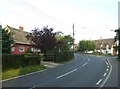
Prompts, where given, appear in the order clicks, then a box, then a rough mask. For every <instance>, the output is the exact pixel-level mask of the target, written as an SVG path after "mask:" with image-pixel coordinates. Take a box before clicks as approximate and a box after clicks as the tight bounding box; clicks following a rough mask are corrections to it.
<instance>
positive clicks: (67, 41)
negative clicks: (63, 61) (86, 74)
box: [56, 34, 73, 52]
mask: <svg viewBox="0 0 120 89" xmlns="http://www.w3.org/2000/svg"><path fill="white" fill-rule="evenodd" d="M56 38H57V42H58V44H57V46H56V52H68V51H70V48H71V47H72V45H73V38H72V37H71V36H70V35H63V34H62V35H61V34H57V35H56Z"/></svg>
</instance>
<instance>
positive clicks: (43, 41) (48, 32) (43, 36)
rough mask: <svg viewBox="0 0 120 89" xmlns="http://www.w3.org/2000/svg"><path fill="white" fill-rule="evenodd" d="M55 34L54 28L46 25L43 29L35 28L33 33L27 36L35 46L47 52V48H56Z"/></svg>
mask: <svg viewBox="0 0 120 89" xmlns="http://www.w3.org/2000/svg"><path fill="white" fill-rule="evenodd" d="M55 34H56V33H54V32H53V28H48V26H46V27H43V28H42V29H39V28H35V29H34V30H32V33H30V34H29V35H27V38H28V39H29V40H30V41H31V44H32V46H33V48H36V49H40V50H41V51H42V52H43V53H44V54H45V53H46V52H47V50H50V49H52V48H55V46H56V38H55Z"/></svg>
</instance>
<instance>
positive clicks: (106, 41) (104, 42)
mask: <svg viewBox="0 0 120 89" xmlns="http://www.w3.org/2000/svg"><path fill="white" fill-rule="evenodd" d="M94 42H95V43H96V49H100V46H101V44H102V49H106V46H107V45H109V47H110V48H111V47H112V45H114V38H110V39H99V40H94Z"/></svg>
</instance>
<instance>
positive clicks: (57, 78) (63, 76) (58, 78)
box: [56, 69, 77, 79]
mask: <svg viewBox="0 0 120 89" xmlns="http://www.w3.org/2000/svg"><path fill="white" fill-rule="evenodd" d="M76 70H77V69H74V70H72V71H70V72H68V73H65V74H63V75H61V76H58V77H57V78H56V79H59V78H61V77H64V76H66V75H68V74H70V73H72V72H74V71H76Z"/></svg>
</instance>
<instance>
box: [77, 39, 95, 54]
mask: <svg viewBox="0 0 120 89" xmlns="http://www.w3.org/2000/svg"><path fill="white" fill-rule="evenodd" d="M95 48H96V45H95V42H94V41H89V40H82V41H80V42H79V51H80V52H85V51H94V50H95Z"/></svg>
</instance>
